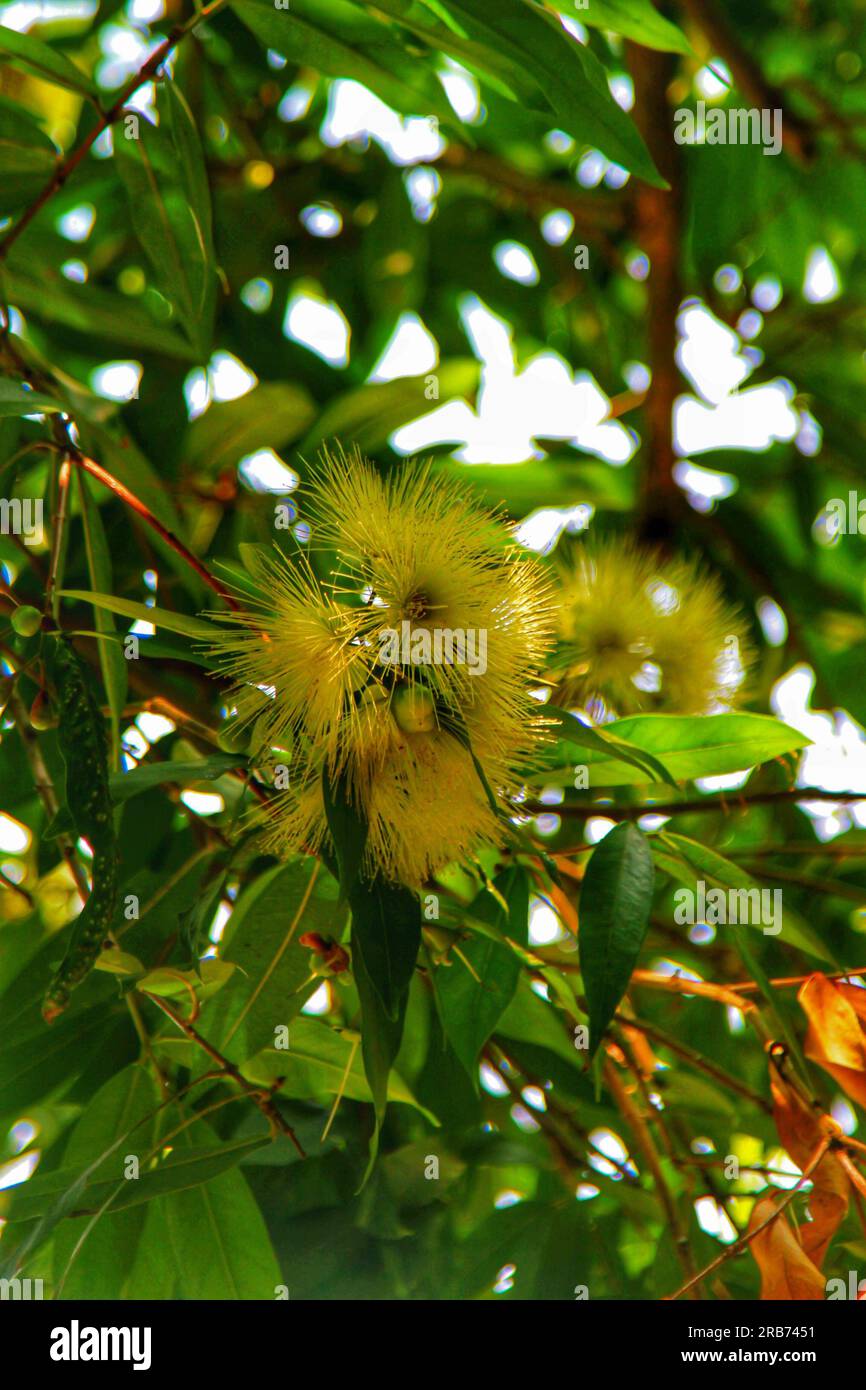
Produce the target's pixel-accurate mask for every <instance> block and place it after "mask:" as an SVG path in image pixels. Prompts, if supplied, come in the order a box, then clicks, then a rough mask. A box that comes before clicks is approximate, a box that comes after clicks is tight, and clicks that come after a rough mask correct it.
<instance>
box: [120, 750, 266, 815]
mask: <svg viewBox="0 0 866 1390" xmlns="http://www.w3.org/2000/svg"><path fill="white" fill-rule="evenodd" d="M243 766H244V759H243V758H242V757H240V756H236V755H233V754H231V753H212V754H211V755H210V756H209V757H207V758H201V759H200V760H199V761H197V762H194V761H192V760H189V761H186V760H184V761H182V762H181V761H178V762H164V763H140V764H139V766H138V767H133V768H131V769H130V771H129V772H116V773H114V774H113V775H112V777H111V778H110V779H109V783H108V785H109V787H110V789H111V799H112V801H113V802H114V803H115V805H118V804H119V803H120V802H123V801H128V800H129V798H130V797H131V796H140V795H141V793H142V792H148V791H150V790H151V788H152V787H161V786H164V785H165V784H166V783H167V782H174V783H177V784H183V785H186V784H187V783H188V782H213V781H216V779H217V778H218V777H224V776H225V774H226V773H227V772H231V771H233V770H234V769H236V768H239V767H243Z"/></svg>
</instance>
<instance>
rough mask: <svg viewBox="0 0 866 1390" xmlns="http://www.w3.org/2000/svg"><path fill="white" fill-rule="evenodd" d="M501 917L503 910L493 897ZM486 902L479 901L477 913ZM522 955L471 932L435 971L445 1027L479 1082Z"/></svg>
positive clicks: (462, 1060) (475, 910) (508, 1002)
mask: <svg viewBox="0 0 866 1390" xmlns="http://www.w3.org/2000/svg"><path fill="white" fill-rule="evenodd" d="M488 901H491V902H493V905H494V907H495V908H496V909H497V911H498V913H499V915H500V916H501V917H503V918H504V916H505V914H504V913H503V912H502V909H501V907H499V905H498V903H496V902H495V900H492V899H488ZM484 906H485V904H483V903H478V904H476V906H475V907H474V909H473V910H474V912H475V913H476V914H478V913H479V912H480V911H481V910H483V908H484ZM519 979H520V957H519V956H518V955H517V954H516V953H515V952H514V951H513V950H512V949H511V947H510V946H505V945H502V944H500V943H499V942H497V941H494V940H492V939H491V938H490V937H488V936H481V935H477V936H471V937H469V938H468V939H467V940H464V941H461V942H460V943H459V945H454V946H452V948H451V950H450V952H449V959H448V960H447V961H442V962H440V964H439V965H437V967H436V969H435V970H434V971H433V988H434V989H435V991H436V1002H437V1003H438V1005H439V1014H440V1017H441V1019H442V1028H443V1030H444V1032H445V1035H446V1037H447V1038H448V1040H449V1042H450V1043H451V1046H452V1047H453V1048H454V1051H455V1052H456V1054H457V1056H458V1057H459V1058H460V1061H461V1062H462V1063H463V1066H464V1067H465V1068H466V1071H467V1073H468V1075H469V1077H470V1079H471V1080H472V1082H473V1084H474V1085H475V1086H476V1087H477V1085H478V1065H477V1064H478V1054H479V1052H480V1051H481V1049H482V1047H483V1046H484V1044H485V1043H486V1042H487V1039H488V1038H489V1037H490V1035H491V1033H493V1032H494V1030H495V1028H496V1025H497V1023H498V1022H499V1020H500V1018H501V1017H502V1015H503V1013H504V1012H505V1010H506V1009H507V1008H508V1005H509V1004H510V1003H511V1000H512V999H513V998H514V994H515V991H516V989H517V982H518V980H519Z"/></svg>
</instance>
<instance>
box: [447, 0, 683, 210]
mask: <svg viewBox="0 0 866 1390" xmlns="http://www.w3.org/2000/svg"><path fill="white" fill-rule="evenodd" d="M448 8H449V10H450V11H451V12H452V13H453V14H454V15H456V16H457V18H458V19H459V20H460V22H461V24H462V25H463V27H464V28H465V29H466V30H467V31H468V33H469V34H471V35H474V36H476V37H478V38H480V39H482V40H483V41H484V42H486V43H488V44H490V45H491V47H493V48H494V49H496V50H497V51H498V52H501V53H503V54H505V55H506V56H508V57H510V58H511V59H512V60H514V61H517V62H520V61H522V62H523V64H524V66H525V68H526V70H527V72H528V73H529V74H530V75H531V76H532V77H533V78H534V79H535V82H536V83H537V86H538V91H539V99H540V100H541V101H542V102H543V103H544V104H548V105H549V106H550V108H551V109H552V110H553V111H554V112H555V113H556V115H557V117H558V119H559V121H560V124H561V125H562V128H563V130H565V131H567V132H568V134H569V135H572V136H573V137H574V138H575V139H576V140H578V141H579V142H580V143H581V144H583V145H592V146H595V147H596V148H597V149H600V150H601V151H602V153H603V154H606V155H607V157H608V158H609V159H613V160H615V161H616V162H617V163H618V164H622V165H623V166H624V167H625V168H627V169H630V170H631V172H632V173H633V174H637V175H638V176H639V177H641V178H643V179H646V180H647V182H648V183H651V184H654V185H655V186H656V187H657V188H666V187H667V184H666V183H665V181H664V180H663V179H662V178H661V176H660V175H659V173H658V170H657V169H656V167H655V165H654V164H653V161H652V157H651V155H650V153H649V150H648V149H647V147H646V145H645V144H644V141H643V139H642V137H641V136H640V134H639V132H638V129H637V127H636V126H635V125H634V123H633V122H632V121H631V120H630V119H629V117H628V116H627V115H626V113H625V112H624V111H623V110H622V108H621V107H620V106H618V105H617V103H616V102H615V101H614V99H613V97H612V95H611V92H610V88H609V87H608V85H607V77H606V75H605V71H604V68H603V67H602V65H601V63H600V62H599V61H598V59H597V58H596V57H595V55H594V54H593V53H591V52H590V51H589V49H588V48H586V47H585V46H584V45H583V44H581V43H578V42H577V40H576V39H574V38H572V37H571V35H570V34H567V33H566V31H565V30H564V29H563V28H562V26H561V25H560V24H558V23H557V21H556V20H555V19H554V18H553V16H552V15H550V14H548V13H546V12H545V11H543V10H541V9H540V8H538V7H537V6H535V5H534V4H527V3H524V0H472V3H471V4H469V3H465V2H464V0H448Z"/></svg>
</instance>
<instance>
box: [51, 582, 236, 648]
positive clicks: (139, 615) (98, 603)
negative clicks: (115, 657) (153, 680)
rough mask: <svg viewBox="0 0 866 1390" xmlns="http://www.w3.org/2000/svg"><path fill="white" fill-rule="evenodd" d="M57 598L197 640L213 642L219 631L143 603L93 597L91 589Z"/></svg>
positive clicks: (199, 620) (198, 620)
mask: <svg viewBox="0 0 866 1390" xmlns="http://www.w3.org/2000/svg"><path fill="white" fill-rule="evenodd" d="M60 597H61V598H72V599H79V600H80V601H81V602H82V603H91V604H93V606H94V607H95V608H107V609H108V611H109V612H110V613H120V614H121V616H122V617H124V618H132V619H133V620H134V621H135V622H145V623H153V625H154V627H156V628H161V627H164V628H168V631H169V632H179V633H181V634H182V636H184V637H194V638H196V639H198V640H199V641H211V642H213V641H215V640H216V639H218V638H219V636H220V633H221V631H222V629H221V628H219V627H217V625H216V623H209V622H208V621H207V620H206V619H205V618H191V617H189V616H188V615H187V614H186V613H171V612H169V610H168V609H167V608H148V607H147V604H145V603H136V602H134V601H133V600H132V599H128V598H117V597H116V595H114V594H97V593H95V592H94V591H93V590H92V589H61V591H60ZM142 640H143V641H146V640H147V639H146V638H143V639H142Z"/></svg>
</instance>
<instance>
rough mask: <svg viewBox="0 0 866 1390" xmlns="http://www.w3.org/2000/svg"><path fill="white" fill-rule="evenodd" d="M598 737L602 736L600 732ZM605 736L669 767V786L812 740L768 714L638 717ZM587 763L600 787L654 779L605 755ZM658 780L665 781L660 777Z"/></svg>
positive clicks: (591, 755)
mask: <svg viewBox="0 0 866 1390" xmlns="http://www.w3.org/2000/svg"><path fill="white" fill-rule="evenodd" d="M596 732H598V731H597V730H596ZM604 736H605V737H606V738H607V739H612V738H613V739H616V740H617V741H618V742H619V743H625V744H628V746H629V748H630V751H631V752H632V753H634V754H636V755H637V756H638V757H643V759H644V761H645V760H646V758H647V757H651V758H654V759H655V760H656V761H657V762H658V763H659V764H663V765H664V767H665V768H667V771H668V774H669V776H668V777H667V778H666V779H665V780H666V781H670V780H671V778H674V779H675V780H676V781H679V782H684V781H686V780H688V779H690V778H695V777H712V776H718V775H720V774H722V773H725V772H741V771H744V770H745V769H746V768H750V767H755V766H757V765H758V764H760V763H766V762H770V761H772V760H773V759H774V758H780V757H784V755H785V754H787V753H796V752H798V751H799V750H800V749H801V748H805V747H806V746H807V745H808V744H809V743H810V742H811V740H810V739H808V738H807V737H805V735H803V734H801V733H798V731H797V730H796V729H792V728H790V727H789V725H787V724H783V723H782V722H781V720H779V719H773V718H771V717H770V716H769V715H766V714H705V715H679V714H635V715H631V716H630V717H629V718H627V719H617V720H615V721H614V723H612V724H606V725H605V726H604ZM583 761H584V762H585V763H586V765H587V767H588V768H589V770H590V782H591V784H592V785H593V786H596V787H617V786H626V785H632V784H636V783H639V782H646V781H648V780H650V779H649V778H648V777H647V776H646V774H641V773H640V771H639V769H635V768H634V767H633V765H632V766H623V764H622V762H621V761H615V760H614V759H613V758H611V757H610V755H609V754H602V753H601V750H594V749H591V748H587V751H586V754H585V756H584V759H583ZM657 780H661V778H658V779H657Z"/></svg>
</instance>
